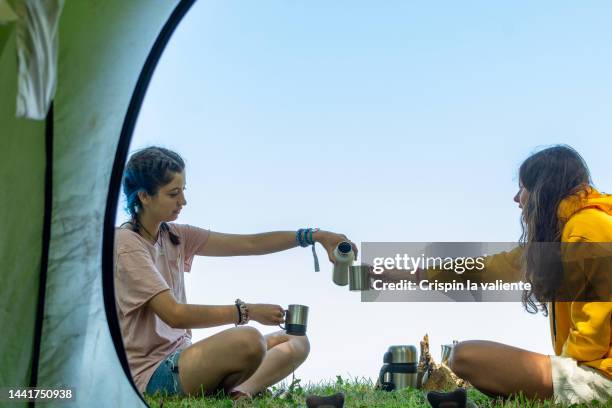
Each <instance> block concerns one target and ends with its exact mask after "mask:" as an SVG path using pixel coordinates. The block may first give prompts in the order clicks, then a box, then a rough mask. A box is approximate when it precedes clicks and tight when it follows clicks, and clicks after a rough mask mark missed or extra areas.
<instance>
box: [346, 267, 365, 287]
mask: <svg viewBox="0 0 612 408" xmlns="http://www.w3.org/2000/svg"><path fill="white" fill-rule="evenodd" d="M369 289H370V266H369V265H353V266H351V267H350V268H349V290H369Z"/></svg>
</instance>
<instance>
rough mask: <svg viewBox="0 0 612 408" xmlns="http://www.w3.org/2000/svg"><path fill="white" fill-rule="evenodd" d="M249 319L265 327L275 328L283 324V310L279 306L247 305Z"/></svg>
mask: <svg viewBox="0 0 612 408" xmlns="http://www.w3.org/2000/svg"><path fill="white" fill-rule="evenodd" d="M247 309H248V311H249V317H250V318H251V320H255V321H256V322H258V323H261V324H265V325H266V326H276V325H278V324H281V323H284V322H285V309H283V308H282V307H281V306H279V305H268V304H265V303H247Z"/></svg>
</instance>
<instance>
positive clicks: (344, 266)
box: [333, 241, 355, 286]
mask: <svg viewBox="0 0 612 408" xmlns="http://www.w3.org/2000/svg"><path fill="white" fill-rule="evenodd" d="M333 257H334V260H335V261H336V262H335V263H334V273H333V281H334V283H335V284H336V285H339V286H346V285H348V283H349V268H350V267H351V265H353V262H354V261H355V253H354V252H353V247H352V246H351V243H350V242H347V241H342V242H340V243H339V244H338V246H337V247H336V249H334V253H333Z"/></svg>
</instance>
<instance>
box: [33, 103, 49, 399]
mask: <svg viewBox="0 0 612 408" xmlns="http://www.w3.org/2000/svg"><path fill="white" fill-rule="evenodd" d="M53 123H54V121H53V101H51V106H50V107H49V112H48V113H47V118H46V120H45V160H46V163H45V213H44V216H43V232H42V253H41V256H40V278H39V283H38V285H39V286H38V305H37V307H36V320H35V325H34V347H33V352H32V366H31V372H30V387H36V386H37V384H38V365H39V362H40V349H41V343H42V330H43V322H44V319H45V297H46V296H45V294H46V289H47V288H46V286H47V271H48V267H49V246H50V244H51V215H52V210H53ZM28 405H29V406H30V407H34V406H35V402H34V401H30V403H29V404H28Z"/></svg>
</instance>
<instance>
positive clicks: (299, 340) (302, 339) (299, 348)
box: [291, 336, 310, 361]
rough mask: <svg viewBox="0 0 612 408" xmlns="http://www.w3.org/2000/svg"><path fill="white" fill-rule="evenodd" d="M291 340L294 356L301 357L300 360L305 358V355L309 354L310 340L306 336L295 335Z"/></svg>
mask: <svg viewBox="0 0 612 408" xmlns="http://www.w3.org/2000/svg"><path fill="white" fill-rule="evenodd" d="M291 341H292V343H293V349H294V351H295V354H296V356H297V357H299V358H301V359H302V361H304V360H306V357H308V354H310V341H309V340H308V336H295V337H293V338H292V339H291Z"/></svg>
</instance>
